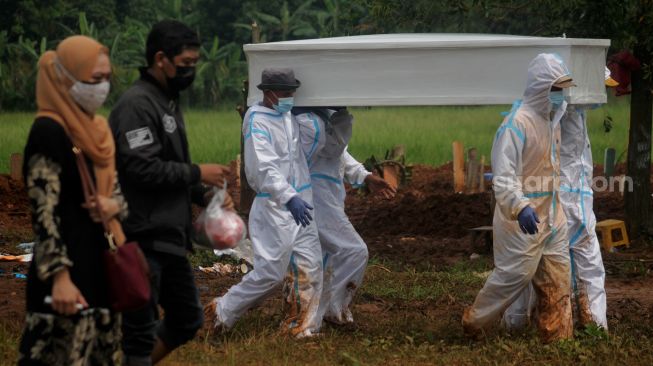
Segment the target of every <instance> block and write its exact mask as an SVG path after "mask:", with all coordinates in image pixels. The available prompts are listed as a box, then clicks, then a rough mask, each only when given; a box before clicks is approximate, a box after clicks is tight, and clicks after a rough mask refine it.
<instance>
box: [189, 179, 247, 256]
mask: <svg viewBox="0 0 653 366" xmlns="http://www.w3.org/2000/svg"><path fill="white" fill-rule="evenodd" d="M225 194H226V185H225V187H224V188H223V189H221V190H218V189H215V194H214V196H213V198H212V199H211V202H210V203H209V205H208V206H207V207H206V210H204V211H202V213H201V214H200V216H199V217H198V218H197V220H196V221H195V225H194V229H195V233H194V238H193V240H194V241H195V243H197V244H198V245H200V246H203V247H207V248H214V249H218V250H225V249H233V248H235V247H236V246H238V244H239V243H240V242H241V241H242V240H243V239H245V237H246V236H247V228H246V227H245V222H243V219H241V218H240V216H238V214H237V213H235V212H233V211H230V210H225V209H223V208H222V204H223V203H224V196H225Z"/></svg>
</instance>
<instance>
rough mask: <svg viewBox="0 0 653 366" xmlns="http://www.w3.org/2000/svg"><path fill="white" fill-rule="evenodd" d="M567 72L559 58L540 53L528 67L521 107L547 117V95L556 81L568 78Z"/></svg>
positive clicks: (550, 107) (548, 110)
mask: <svg viewBox="0 0 653 366" xmlns="http://www.w3.org/2000/svg"><path fill="white" fill-rule="evenodd" d="M569 75H571V74H570V73H569V70H568V69H567V66H566V65H565V63H564V62H563V61H562V59H561V58H560V56H558V55H556V54H551V53H541V54H539V55H537V57H535V58H534V59H533V61H531V63H530V65H529V66H528V78H527V81H526V90H525V91H524V97H523V105H524V107H526V108H529V109H531V110H532V111H534V112H537V113H539V114H542V115H543V116H545V117H546V116H547V115H548V114H549V113H550V112H551V110H552V106H551V102H550V100H549V94H550V93H551V87H552V86H553V84H555V82H556V80H558V79H560V78H561V77H563V76H569Z"/></svg>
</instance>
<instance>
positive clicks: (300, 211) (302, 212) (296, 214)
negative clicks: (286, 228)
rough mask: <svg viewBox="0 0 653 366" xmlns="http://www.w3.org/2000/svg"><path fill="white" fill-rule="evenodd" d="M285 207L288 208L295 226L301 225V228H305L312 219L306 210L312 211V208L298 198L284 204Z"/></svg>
mask: <svg viewBox="0 0 653 366" xmlns="http://www.w3.org/2000/svg"><path fill="white" fill-rule="evenodd" d="M286 207H288V210H289V211H290V213H291V214H292V217H293V218H294V219H295V222H296V223H297V225H300V224H301V225H302V226H303V227H306V226H308V225H310V224H311V220H313V217H311V214H310V212H309V211H308V210H312V209H313V206H311V205H309V204H308V203H306V201H304V200H303V199H301V198H299V196H295V197H293V198H291V199H290V201H288V203H286Z"/></svg>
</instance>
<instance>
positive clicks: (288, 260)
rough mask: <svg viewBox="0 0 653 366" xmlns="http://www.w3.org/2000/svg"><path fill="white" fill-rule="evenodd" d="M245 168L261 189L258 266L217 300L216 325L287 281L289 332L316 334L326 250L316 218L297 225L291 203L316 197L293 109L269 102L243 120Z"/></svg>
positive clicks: (255, 238)
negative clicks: (269, 105) (277, 107)
mask: <svg viewBox="0 0 653 366" xmlns="http://www.w3.org/2000/svg"><path fill="white" fill-rule="evenodd" d="M243 136H244V139H245V151H244V153H245V173H246V176H247V181H248V182H249V184H250V186H251V187H252V189H254V190H255V191H256V192H257V195H256V198H255V199H254V203H253V205H252V208H251V210H250V215H249V233H250V237H251V239H252V245H253V250H254V269H253V270H252V271H251V272H249V273H248V274H247V275H245V276H244V277H243V279H242V281H241V282H240V283H238V284H237V285H235V286H233V287H232V288H230V289H229V291H228V292H227V293H226V294H225V295H224V296H222V297H221V298H218V299H216V315H217V319H216V325H223V326H225V327H227V328H229V327H231V326H233V324H234V323H235V322H236V320H238V318H240V317H241V316H242V315H243V314H244V313H245V311H247V310H248V309H249V308H251V307H253V306H255V305H256V304H258V303H259V302H260V301H262V300H263V299H264V298H265V297H267V296H268V295H269V294H271V292H272V291H274V290H275V289H276V288H277V286H278V285H279V284H281V283H283V282H284V277H285V274H286V271H288V272H289V273H288V276H289V278H291V281H292V287H291V289H290V293H289V294H288V296H289V298H287V299H286V301H287V302H289V303H290V304H291V307H290V314H289V316H288V317H287V319H286V320H285V325H286V326H287V329H288V330H289V333H290V334H291V335H294V336H298V337H302V336H310V335H311V334H313V333H316V332H318V331H319V328H320V326H321V324H322V319H321V317H319V316H318V305H319V297H320V294H321V292H322V281H323V279H322V275H323V274H322V251H321V249H320V243H319V239H318V235H317V227H316V225H315V223H313V222H311V224H310V225H308V226H306V227H302V226H299V225H297V223H296V222H295V220H294V219H293V217H292V215H291V213H290V211H288V209H287V208H286V203H287V202H288V201H289V200H290V199H291V198H292V197H294V196H296V195H299V196H300V198H301V199H303V200H304V201H306V202H307V203H309V204H312V202H313V194H312V190H311V183H310V175H309V172H308V166H307V164H306V158H305V157H304V154H303V152H302V151H301V147H300V145H299V128H298V125H297V123H296V121H295V120H294V117H293V116H292V115H291V113H290V112H287V113H283V114H282V113H279V112H277V111H275V110H273V109H269V108H267V107H265V106H263V105H255V106H253V107H251V108H250V109H249V110H248V111H247V113H246V114H245V118H244V120H243Z"/></svg>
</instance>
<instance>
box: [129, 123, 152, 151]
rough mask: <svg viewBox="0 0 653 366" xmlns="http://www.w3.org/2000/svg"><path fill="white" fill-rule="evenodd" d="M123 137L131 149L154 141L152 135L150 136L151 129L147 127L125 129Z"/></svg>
mask: <svg viewBox="0 0 653 366" xmlns="http://www.w3.org/2000/svg"><path fill="white" fill-rule="evenodd" d="M125 137H127V142H128V143H129V148H130V149H132V150H133V149H136V148H139V147H141V146H145V145H149V144H151V143H153V142H154V137H153V136H152V131H150V128H149V127H143V128H139V129H136V130H131V131H127V133H125Z"/></svg>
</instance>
